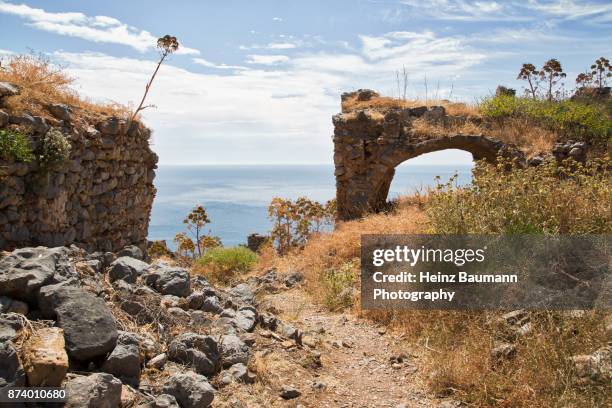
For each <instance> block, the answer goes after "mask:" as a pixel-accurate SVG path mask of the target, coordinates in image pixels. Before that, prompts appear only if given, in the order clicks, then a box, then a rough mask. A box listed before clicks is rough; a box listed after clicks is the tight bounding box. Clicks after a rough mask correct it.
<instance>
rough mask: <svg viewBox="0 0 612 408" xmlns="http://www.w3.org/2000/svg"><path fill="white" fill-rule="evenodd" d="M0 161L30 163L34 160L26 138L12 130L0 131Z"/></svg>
mask: <svg viewBox="0 0 612 408" xmlns="http://www.w3.org/2000/svg"><path fill="white" fill-rule="evenodd" d="M0 159H2V160H6V161H16V162H23V163H27V162H31V161H32V160H33V159H34V155H33V154H32V148H31V147H30V142H29V140H28V138H27V137H26V136H25V135H24V134H22V133H20V132H18V131H14V130H9V129H2V130H0Z"/></svg>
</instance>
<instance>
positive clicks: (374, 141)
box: [333, 90, 524, 220]
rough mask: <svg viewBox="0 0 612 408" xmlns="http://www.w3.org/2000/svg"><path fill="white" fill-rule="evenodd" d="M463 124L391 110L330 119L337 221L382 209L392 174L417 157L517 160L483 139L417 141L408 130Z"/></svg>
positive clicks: (438, 111) (419, 111) (439, 110)
mask: <svg viewBox="0 0 612 408" xmlns="http://www.w3.org/2000/svg"><path fill="white" fill-rule="evenodd" d="M375 96H378V94H376V93H375V92H373V91H370V90H359V91H357V92H352V93H346V94H343V95H342V99H343V101H344V100H346V99H347V98H357V100H358V101H367V100H368V99H370V98H372V97H375ZM417 118H423V119H425V120H428V121H440V122H442V121H447V122H448V121H452V120H458V121H460V120H466V118H463V117H455V116H448V115H446V112H445V109H444V108H443V107H441V106H432V107H426V106H421V107H417V108H407V109H401V108H391V109H386V110H385V111H384V112H381V111H380V110H375V109H362V110H353V111H348V112H343V113H340V114H338V115H335V116H334V117H333V123H334V164H335V176H336V199H337V205H338V219H340V220H350V219H354V218H358V217H360V216H362V215H363V214H365V213H366V212H369V211H377V210H380V209H382V208H384V206H385V204H386V201H387V194H388V193H389V187H390V186H391V181H392V180H393V176H394V174H395V168H396V167H397V166H398V165H399V164H401V163H402V162H404V161H406V160H409V159H412V158H414V157H417V156H419V155H421V154H425V153H430V152H435V151H438V150H445V149H460V150H465V151H468V152H470V153H472V156H473V157H474V160H480V159H485V160H488V161H491V162H493V161H494V160H495V159H496V157H497V156H498V155H499V154H501V155H504V156H512V157H515V156H519V158H521V159H522V160H524V158H523V157H521V152H520V151H518V150H516V149H514V148H512V147H511V146H507V145H505V144H504V143H502V142H500V141H498V140H494V139H491V138H488V137H486V136H482V135H463V134H459V135H446V136H438V135H420V134H417V133H416V132H413V131H412V129H411V124H412V121H413V120H415V119H417Z"/></svg>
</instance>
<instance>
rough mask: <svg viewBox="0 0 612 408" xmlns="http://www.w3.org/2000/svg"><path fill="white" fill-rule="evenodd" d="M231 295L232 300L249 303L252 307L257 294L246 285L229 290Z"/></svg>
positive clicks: (242, 284)
mask: <svg viewBox="0 0 612 408" xmlns="http://www.w3.org/2000/svg"><path fill="white" fill-rule="evenodd" d="M229 294H230V296H231V297H232V298H234V299H236V300H237V301H239V302H241V303H248V304H251V305H252V304H254V303H255V293H253V289H252V288H251V287H250V286H249V285H247V284H246V283H241V284H239V285H236V286H234V287H233V288H231V289H230V290H229Z"/></svg>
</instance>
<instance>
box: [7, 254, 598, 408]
mask: <svg viewBox="0 0 612 408" xmlns="http://www.w3.org/2000/svg"><path fill="white" fill-rule="evenodd" d="M302 279H303V278H302V276H301V275H300V274H299V273H291V274H283V273H281V272H277V271H274V270H271V271H268V272H267V273H266V274H265V275H263V276H258V277H250V278H249V279H248V280H246V281H245V282H243V283H240V284H237V285H235V286H233V287H229V288H219V287H214V286H212V285H211V284H209V282H207V281H206V279H204V278H203V277H201V276H190V272H189V270H187V269H185V268H181V267H179V266H176V265H173V264H172V263H171V262H163V261H159V260H158V261H155V262H153V263H149V262H145V261H144V260H143V255H142V253H141V252H140V250H139V249H138V248H136V247H128V248H126V249H124V250H123V251H121V252H119V253H117V254H113V253H93V254H87V253H85V252H84V251H82V250H80V249H78V248H76V247H71V248H65V247H62V248H52V249H49V248H44V247H38V248H23V249H19V250H16V251H14V252H12V253H4V254H2V255H0V313H1V314H0V388H2V387H5V386H26V385H27V386H62V387H65V388H66V389H67V393H68V401H67V403H66V404H65V406H66V407H96V408H97V407H102V408H105V407H108V408H111V407H142V408H144V407H148V408H162V407H182V408H191V407H207V406H215V407H236V408H241V407H456V406H460V405H461V404H460V403H458V402H456V401H452V400H441V399H436V398H434V397H433V396H432V395H430V394H428V393H427V391H425V390H426V387H425V385H424V382H425V381H426V378H427V373H426V372H424V369H423V367H422V364H421V363H420V357H421V356H422V353H424V350H418V349H417V350H415V349H411V348H410V346H408V343H407V342H404V341H403V340H402V338H401V337H398V336H395V335H392V334H390V333H387V332H386V330H385V329H384V328H382V327H375V326H373V325H372V324H371V323H370V322H368V321H365V320H360V319H358V318H356V317H354V316H353V315H351V314H336V313H330V312H327V311H325V310H323V309H321V308H319V307H317V306H316V305H313V304H312V302H311V301H310V300H309V298H308V297H307V296H306V295H305V294H304V292H303V291H302V289H301V287H300V286H301V284H302ZM522 321H523V320H521V322H522ZM521 327H523V326H521ZM503 352H504V351H503V350H501V351H500V353H503ZM586 357H588V356H586ZM589 361H590V360H589ZM587 365H588V364H587ZM14 406H23V405H17V404H14ZM31 406H33V405H31Z"/></svg>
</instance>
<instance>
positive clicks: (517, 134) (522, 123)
mask: <svg viewBox="0 0 612 408" xmlns="http://www.w3.org/2000/svg"><path fill="white" fill-rule="evenodd" d="M484 132H485V134H486V135H487V136H490V137H494V138H496V139H499V140H501V141H503V142H506V143H512V144H515V145H516V146H518V147H519V148H521V150H523V152H524V153H525V154H526V155H527V157H533V156H536V155H538V154H541V153H548V152H550V151H551V150H552V148H553V146H554V145H555V142H556V141H557V140H558V139H559V135H557V134H556V133H555V132H552V131H550V130H547V129H544V128H542V127H539V126H537V125H534V124H533V123H529V122H528V121H527V120H525V119H521V118H511V119H508V120H507V121H506V123H505V124H495V123H494V124H491V125H490V126H488V127H487V129H486V130H485V131H484Z"/></svg>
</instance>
